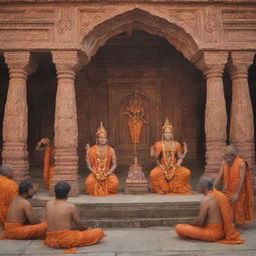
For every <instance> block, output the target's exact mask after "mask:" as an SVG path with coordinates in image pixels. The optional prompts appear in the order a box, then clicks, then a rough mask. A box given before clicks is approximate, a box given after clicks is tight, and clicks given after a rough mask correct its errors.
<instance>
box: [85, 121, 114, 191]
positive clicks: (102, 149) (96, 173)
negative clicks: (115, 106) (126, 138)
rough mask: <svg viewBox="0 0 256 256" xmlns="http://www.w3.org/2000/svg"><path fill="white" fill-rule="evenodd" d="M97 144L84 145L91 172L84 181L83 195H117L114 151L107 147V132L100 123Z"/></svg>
mask: <svg viewBox="0 0 256 256" xmlns="http://www.w3.org/2000/svg"><path fill="white" fill-rule="evenodd" d="M96 137H97V140H96V141H97V142H96V143H97V144H96V145H94V146H92V147H90V145H88V144H87V145H86V163H87V167H88V168H89V170H90V171H91V173H90V174H89V176H88V177H87V178H86V179H85V181H84V186H85V193H87V194H89V195H91V196H109V195H113V194H116V193H117V187H118V185H119V181H118V179H117V177H116V175H115V174H114V173H113V172H114V170H115V169H116V161H117V159H116V154H115V150H114V149H113V148H112V147H110V146H109V145H108V140H107V131H106V130H105V128H104V126H103V124H102V122H101V123H100V128H98V130H97V132H96Z"/></svg>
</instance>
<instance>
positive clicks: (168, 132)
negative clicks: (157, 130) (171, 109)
mask: <svg viewBox="0 0 256 256" xmlns="http://www.w3.org/2000/svg"><path fill="white" fill-rule="evenodd" d="M163 138H164V140H173V132H172V130H171V129H170V128H165V129H164V131H163Z"/></svg>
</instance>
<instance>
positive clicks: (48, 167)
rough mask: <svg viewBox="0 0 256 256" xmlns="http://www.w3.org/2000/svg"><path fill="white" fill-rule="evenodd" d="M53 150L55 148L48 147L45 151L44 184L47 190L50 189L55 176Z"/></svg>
mask: <svg viewBox="0 0 256 256" xmlns="http://www.w3.org/2000/svg"><path fill="white" fill-rule="evenodd" d="M53 150H54V149H53V147H51V146H46V147H45V151H44V184H45V186H46V187H47V188H49V187H50V185H51V181H52V177H53V175H54V166H53V163H52V161H53V159H52V158H53V154H54V153H53Z"/></svg>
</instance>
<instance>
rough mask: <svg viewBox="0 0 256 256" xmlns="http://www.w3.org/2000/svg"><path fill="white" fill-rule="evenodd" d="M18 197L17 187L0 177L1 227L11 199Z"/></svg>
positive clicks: (9, 180) (12, 182) (5, 178)
mask: <svg viewBox="0 0 256 256" xmlns="http://www.w3.org/2000/svg"><path fill="white" fill-rule="evenodd" d="M17 195H18V185H17V184H16V183H15V182H14V181H13V180H11V179H8V178H7V177H5V176H2V175H1V176H0V224H1V225H2V226H3V225H4V223H5V220H6V216H7V211H8V207H9V205H10V203H11V202H12V200H13V198H15V197H16V196H17Z"/></svg>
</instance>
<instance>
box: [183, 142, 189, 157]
mask: <svg viewBox="0 0 256 256" xmlns="http://www.w3.org/2000/svg"><path fill="white" fill-rule="evenodd" d="M183 151H184V153H185V154H187V153H188V146H187V143H186V142H183Z"/></svg>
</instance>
